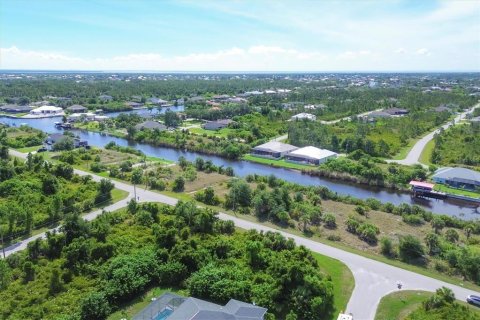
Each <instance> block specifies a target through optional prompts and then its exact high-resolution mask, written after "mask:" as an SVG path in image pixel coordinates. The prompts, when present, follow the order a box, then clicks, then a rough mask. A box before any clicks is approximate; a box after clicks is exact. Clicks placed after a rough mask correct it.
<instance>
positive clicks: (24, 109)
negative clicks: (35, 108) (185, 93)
mask: <svg viewBox="0 0 480 320" xmlns="http://www.w3.org/2000/svg"><path fill="white" fill-rule="evenodd" d="M0 110H1V111H3V112H8V113H28V112H30V111H31V110H32V107H30V106H19V105H16V104H6V105H4V106H1V107H0Z"/></svg>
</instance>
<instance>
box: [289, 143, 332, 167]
mask: <svg viewBox="0 0 480 320" xmlns="http://www.w3.org/2000/svg"><path fill="white" fill-rule="evenodd" d="M337 156H338V154H337V153H336V152H333V151H330V150H327V149H319V148H316V147H312V146H308V147H303V148H299V149H296V150H293V151H290V152H288V153H287V154H285V160H286V161H290V162H295V163H302V164H303V163H304V164H314V165H319V164H321V163H323V162H325V161H327V160H328V159H334V158H336V157H337Z"/></svg>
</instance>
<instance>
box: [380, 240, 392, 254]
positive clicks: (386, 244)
mask: <svg viewBox="0 0 480 320" xmlns="http://www.w3.org/2000/svg"><path fill="white" fill-rule="evenodd" d="M380 252H381V253H382V254H383V255H385V256H388V257H392V256H393V255H394V251H393V243H392V240H391V239H390V238H387V237H383V238H382V239H380Z"/></svg>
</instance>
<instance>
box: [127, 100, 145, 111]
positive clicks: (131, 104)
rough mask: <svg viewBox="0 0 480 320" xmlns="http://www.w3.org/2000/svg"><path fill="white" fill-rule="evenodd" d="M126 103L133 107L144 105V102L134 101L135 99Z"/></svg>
mask: <svg viewBox="0 0 480 320" xmlns="http://www.w3.org/2000/svg"><path fill="white" fill-rule="evenodd" d="M125 105H126V106H127V107H130V108H133V109H135V108H141V107H143V103H139V102H133V101H128V102H125Z"/></svg>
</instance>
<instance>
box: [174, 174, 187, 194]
mask: <svg viewBox="0 0 480 320" xmlns="http://www.w3.org/2000/svg"><path fill="white" fill-rule="evenodd" d="M172 190H173V191H174V192H183V190H185V179H183V177H181V176H178V177H177V178H175V180H174V181H173V184H172Z"/></svg>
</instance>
